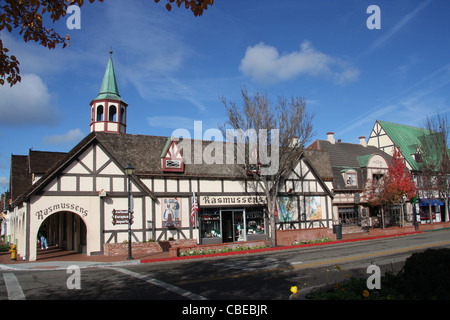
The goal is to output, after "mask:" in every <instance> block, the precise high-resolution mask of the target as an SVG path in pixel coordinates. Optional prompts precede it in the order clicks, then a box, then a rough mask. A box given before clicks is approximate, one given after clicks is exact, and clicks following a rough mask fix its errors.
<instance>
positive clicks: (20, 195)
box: [8, 58, 333, 261]
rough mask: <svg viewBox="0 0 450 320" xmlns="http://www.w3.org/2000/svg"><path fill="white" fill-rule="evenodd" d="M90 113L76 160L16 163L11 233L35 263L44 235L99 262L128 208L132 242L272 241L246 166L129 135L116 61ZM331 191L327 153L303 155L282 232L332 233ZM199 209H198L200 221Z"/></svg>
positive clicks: (292, 177) (282, 201) (36, 156)
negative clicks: (87, 131) (198, 158)
mask: <svg viewBox="0 0 450 320" xmlns="http://www.w3.org/2000/svg"><path fill="white" fill-rule="evenodd" d="M90 105H91V110H90V118H91V125H90V127H91V133H90V134H89V135H87V136H86V137H85V138H84V139H83V140H82V141H80V142H79V143H78V144H77V145H76V146H75V147H74V148H73V149H72V150H71V151H70V152H68V153H44V152H36V151H30V154H29V155H28V156H16V155H14V156H12V159H11V186H10V195H11V199H10V206H9V213H8V214H9V221H10V226H9V228H8V230H9V234H10V237H11V241H12V242H14V243H16V244H17V248H18V252H19V254H20V255H21V256H22V257H24V258H25V259H26V260H30V261H33V260H36V257H37V251H38V250H39V248H38V247H37V236H38V233H39V231H42V230H44V231H45V232H46V234H47V238H48V242H49V243H51V244H56V245H58V246H59V247H61V248H66V249H68V250H75V251H79V252H84V253H86V254H88V255H101V254H103V253H104V245H105V244H108V243H121V242H124V241H127V234H128V218H127V217H128V216H127V214H128V210H129V209H130V210H131V211H132V225H131V234H132V242H145V241H149V240H154V241H158V240H169V239H193V240H195V242H196V243H197V244H215V243H225V242H238V241H253V240H267V239H268V236H269V234H268V225H269V223H268V217H267V212H266V197H265V194H264V192H262V190H259V189H254V188H253V187H252V188H250V187H249V183H250V182H251V181H250V180H249V177H248V176H247V175H246V174H245V171H244V170H242V166H241V165H239V164H237V163H232V164H225V163H224V164H221V163H212V164H207V163H204V162H203V163H201V162H200V163H198V162H196V161H192V159H187V156H188V155H189V156H191V157H194V154H195V152H198V150H194V149H192V150H189V151H190V152H187V151H188V150H187V149H186V145H191V144H190V143H189V144H186V143H185V144H183V146H184V149H183V148H181V147H180V145H181V142H182V141H185V142H186V141H187V140H183V139H178V138H174V137H160V136H149V135H136V134H127V133H126V129H127V123H126V119H127V112H128V111H129V108H128V105H127V104H126V103H125V102H124V101H123V99H122V97H121V96H120V94H119V91H118V87H117V83H116V79H115V74H114V67H113V63H112V59H111V58H110V60H109V62H108V66H107V69H106V72H105V76H104V79H103V82H102V86H101V91H100V93H99V95H98V96H97V97H96V99H94V100H93V101H92V102H91V104H90ZM212 144H221V142H219V141H200V144H199V141H194V140H192V148H194V147H198V146H199V145H200V148H201V151H200V152H205V149H206V148H211V145H212ZM219 147H220V145H219V146H217V145H216V146H215V147H214V149H215V150H219ZM223 150H224V149H223ZM187 160H189V161H187ZM129 165H132V167H133V168H134V173H133V174H131V175H127V174H126V168H127V167H128V166H129ZM128 179H130V180H128ZM331 183H332V172H331V166H330V162H329V158H328V155H327V153H326V152H322V151H312V150H303V151H299V156H298V161H297V163H294V164H293V166H292V170H291V172H290V174H289V175H288V176H287V177H286V179H285V183H284V186H283V188H282V190H281V191H280V193H279V198H278V206H277V228H278V229H282V230H288V229H289V230H301V229H315V228H323V229H330V228H332V223H333V212H332V209H331V204H332V197H333V194H332V192H331V189H332V185H331ZM130 199H131V208H129V200H130ZM194 200H195V201H196V202H197V203H198V208H199V210H198V212H197V213H195V215H192V210H191V209H192V204H193V202H194Z"/></svg>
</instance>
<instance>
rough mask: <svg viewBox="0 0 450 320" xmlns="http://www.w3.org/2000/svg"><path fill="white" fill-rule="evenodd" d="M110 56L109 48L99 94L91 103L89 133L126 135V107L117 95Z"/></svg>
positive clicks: (117, 90) (118, 94) (117, 89)
mask: <svg viewBox="0 0 450 320" xmlns="http://www.w3.org/2000/svg"><path fill="white" fill-rule="evenodd" d="M112 54H113V51H112V48H111V50H110V51H109V61H108V65H107V66H106V70H105V74H104V76H103V81H102V85H101V87H100V92H99V94H98V95H97V97H96V98H95V99H94V100H92V102H91V132H92V131H103V132H115V133H126V127H127V125H126V118H127V115H126V110H127V106H128V105H127V104H126V103H125V102H124V101H123V99H122V97H121V96H120V93H119V87H118V86H117V81H116V74H115V72H114V64H113V60H112Z"/></svg>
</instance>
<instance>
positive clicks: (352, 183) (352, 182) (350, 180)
mask: <svg viewBox="0 0 450 320" xmlns="http://www.w3.org/2000/svg"><path fill="white" fill-rule="evenodd" d="M346 176H347V177H346V179H347V180H346V183H347V187H356V173H354V172H347V173H346Z"/></svg>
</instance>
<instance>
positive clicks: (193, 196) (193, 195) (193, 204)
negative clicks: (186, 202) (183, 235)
mask: <svg viewBox="0 0 450 320" xmlns="http://www.w3.org/2000/svg"><path fill="white" fill-rule="evenodd" d="M197 211H198V204H197V199H196V198H195V192H194V193H192V208H191V225H192V226H195V214H196V213H197Z"/></svg>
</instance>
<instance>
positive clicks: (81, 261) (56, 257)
mask: <svg viewBox="0 0 450 320" xmlns="http://www.w3.org/2000/svg"><path fill="white" fill-rule="evenodd" d="M422 232H423V231H417V232H409V233H399V234H391V235H382V236H373V235H372V236H371V235H369V234H368V233H357V234H356V233H355V234H344V235H343V236H342V239H341V240H337V241H331V242H323V243H314V244H306V245H297V246H284V247H276V248H265V249H255V250H249V251H236V252H227V253H218V254H206V255H199V256H187V257H170V254H169V252H162V253H152V254H136V255H133V260H127V256H113V257H111V256H103V255H99V256H88V255H86V254H80V253H75V252H73V251H64V250H61V249H59V248H57V247H49V248H48V249H47V250H41V249H38V256H37V261H33V262H26V261H20V259H18V261H11V260H10V254H9V253H2V254H0V271H1V270H15V271H17V270H63V269H64V270H65V269H67V268H68V267H69V266H71V265H76V266H78V267H79V268H95V267H105V266H126V265H135V264H141V263H154V262H163V261H177V260H191V259H200V258H211V257H219V256H230V255H239V254H248V253H257V252H268V251H281V250H287V249H296V248H298V249H300V248H303V247H315V246H324V245H331V244H339V243H347V242H354V241H367V240H374V239H380V238H390V237H398V236H408V235H411V234H417V233H422ZM19 258H20V257H19Z"/></svg>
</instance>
